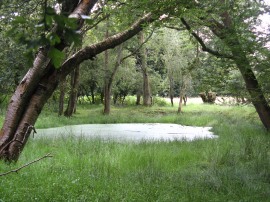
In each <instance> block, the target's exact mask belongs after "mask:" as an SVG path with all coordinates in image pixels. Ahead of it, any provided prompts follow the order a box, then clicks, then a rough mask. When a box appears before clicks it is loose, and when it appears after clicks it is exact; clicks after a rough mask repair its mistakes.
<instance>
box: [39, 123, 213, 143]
mask: <svg viewBox="0 0 270 202" xmlns="http://www.w3.org/2000/svg"><path fill="white" fill-rule="evenodd" d="M211 129H212V128H211V127H193V126H182V125H179V124H165V123H143V124H140V123H131V124H83V125H72V126H64V127H57V128H48V129H39V130H38V131H37V132H38V133H37V135H36V136H37V137H44V136H45V137H48V138H56V137H59V136H70V135H72V136H78V137H80V136H84V137H89V138H101V139H104V140H110V139H111V140H115V141H135V142H138V141H173V140H180V141H182V140H185V141H192V140H195V139H207V138H217V136H216V135H214V134H213V133H212V132H211V131H210V130H211Z"/></svg>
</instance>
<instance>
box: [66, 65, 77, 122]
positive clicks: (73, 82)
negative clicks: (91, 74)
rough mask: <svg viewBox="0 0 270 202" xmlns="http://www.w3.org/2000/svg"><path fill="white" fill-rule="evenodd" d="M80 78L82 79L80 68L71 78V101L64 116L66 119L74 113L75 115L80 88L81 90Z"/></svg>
mask: <svg viewBox="0 0 270 202" xmlns="http://www.w3.org/2000/svg"><path fill="white" fill-rule="evenodd" d="M79 78H80V67H79V66H78V67H77V68H75V70H74V71H73V72H72V73H71V78H70V80H71V81H70V87H71V89H70V93H69V100H68V106H67V108H66V111H65V113H64V115H65V116H66V117H71V116H72V114H73V113H75V109H76V103H77V97H78V88H79Z"/></svg>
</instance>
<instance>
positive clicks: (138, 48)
mask: <svg viewBox="0 0 270 202" xmlns="http://www.w3.org/2000/svg"><path fill="white" fill-rule="evenodd" d="M154 30H155V29H153V30H152V32H151V33H150V34H149V36H148V37H147V38H146V39H145V40H144V42H143V43H141V44H140V45H139V46H138V47H137V48H136V49H135V50H134V51H131V53H130V54H129V55H127V56H125V57H123V58H122V59H121V63H122V62H123V61H124V60H125V59H127V58H129V57H131V56H132V55H134V54H135V53H137V52H138V51H139V50H140V49H141V47H142V46H143V45H144V44H146V43H147V42H148V41H149V39H150V38H151V37H152V35H153V33H154Z"/></svg>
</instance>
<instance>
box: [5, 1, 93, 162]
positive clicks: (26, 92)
mask: <svg viewBox="0 0 270 202" xmlns="http://www.w3.org/2000/svg"><path fill="white" fill-rule="evenodd" d="M95 3H96V0H85V1H80V3H79V4H78V2H77V3H76V4H77V7H76V8H75V10H74V11H73V12H72V13H71V15H73V16H74V15H75V16H78V15H87V14H88V13H89V11H90V9H91V8H92V7H93V5H94V4H95ZM70 6H71V4H70ZM66 9H70V8H68V6H67V7H66ZM78 17H79V16H78ZM80 21H81V19H79V20H78V22H80ZM78 26H79V25H78ZM54 30H55V32H57V34H58V35H59V36H61V35H62V34H61V33H62V31H61V30H59V27H58V26H56V27H55V29H54ZM65 46H66V43H65V41H64V40H63V39H62V42H61V43H60V44H58V45H57V46H56V47H54V48H57V49H58V50H63V49H64V48H65ZM51 48H52V47H49V46H47V47H43V48H41V49H40V50H39V51H38V54H37V56H36V59H35V60H34V63H33V67H32V68H31V69H29V71H28V72H27V74H26V75H25V76H24V78H23V80H22V81H21V82H20V84H19V85H18V87H17V89H16V91H15V92H14V94H13V96H12V98H11V100H10V103H9V106H8V109H7V113H6V118H5V121H4V124H3V127H2V129H1V132H0V158H2V159H5V160H7V161H12V160H17V158H18V157H19V153H20V152H21V150H22V148H23V147H24V145H25V143H26V141H27V139H28V137H29V134H30V132H31V131H32V129H33V125H34V123H35V121H36V119H37V117H38V115H39V113H40V111H41V109H42V108H43V105H44V104H45V102H46V101H47V99H48V98H47V97H46V99H44V101H45V102H44V101H40V100H39V99H40V97H42V95H41V94H42V93H43V91H46V90H47V87H46V85H47V83H45V82H44V81H46V82H50V81H49V80H47V79H48V78H51V76H55V75H52V72H54V71H55V68H54V67H53V65H52V63H51V62H50V58H49V56H48V54H49V51H50V49H51ZM50 87H53V86H50Z"/></svg>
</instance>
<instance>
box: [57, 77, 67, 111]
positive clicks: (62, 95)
mask: <svg viewBox="0 0 270 202" xmlns="http://www.w3.org/2000/svg"><path fill="white" fill-rule="evenodd" d="M65 90H66V80H65V79H64V80H63V81H62V82H61V84H60V96H59V109H58V116H62V115H63V113H64V103H65Z"/></svg>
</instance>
